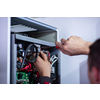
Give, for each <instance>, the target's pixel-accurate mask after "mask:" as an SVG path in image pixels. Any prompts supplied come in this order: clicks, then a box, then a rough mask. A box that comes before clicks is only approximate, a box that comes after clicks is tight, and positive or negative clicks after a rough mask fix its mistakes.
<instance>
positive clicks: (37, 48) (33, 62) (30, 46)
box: [21, 44, 38, 68]
mask: <svg viewBox="0 0 100 100" xmlns="http://www.w3.org/2000/svg"><path fill="white" fill-rule="evenodd" d="M32 46H34V47H35V49H36V56H35V59H34V60H33V61H30V60H28V59H26V55H27V52H28V50H29V48H30V47H32ZM37 57H38V48H37V46H35V45H34V44H30V45H29V46H28V47H27V49H26V51H25V55H24V58H23V61H22V64H21V68H23V65H24V61H25V60H26V61H27V62H29V63H32V64H33V63H34V62H35V61H36V59H37Z"/></svg>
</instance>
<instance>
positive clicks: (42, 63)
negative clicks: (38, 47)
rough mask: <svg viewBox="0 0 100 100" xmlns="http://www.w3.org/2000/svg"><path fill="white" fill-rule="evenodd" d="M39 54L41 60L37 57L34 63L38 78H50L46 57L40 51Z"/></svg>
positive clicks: (49, 66) (49, 67) (48, 63)
mask: <svg viewBox="0 0 100 100" xmlns="http://www.w3.org/2000/svg"><path fill="white" fill-rule="evenodd" d="M40 54H41V57H42V58H41V57H40V56H38V58H37V60H36V61H35V62H34V65H35V67H36V68H37V70H38V72H39V75H40V76H47V77H50V73H51V65H50V62H49V61H48V58H47V55H46V54H45V53H43V52H42V51H41V52H40Z"/></svg>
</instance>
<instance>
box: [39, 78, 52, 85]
mask: <svg viewBox="0 0 100 100" xmlns="http://www.w3.org/2000/svg"><path fill="white" fill-rule="evenodd" d="M37 84H52V81H51V78H49V77H46V76H43V77H39V79H38V80H37Z"/></svg>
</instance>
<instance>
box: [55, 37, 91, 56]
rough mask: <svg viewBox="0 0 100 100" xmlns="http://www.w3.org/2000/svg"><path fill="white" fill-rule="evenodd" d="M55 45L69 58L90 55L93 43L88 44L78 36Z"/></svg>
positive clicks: (62, 40)
mask: <svg viewBox="0 0 100 100" xmlns="http://www.w3.org/2000/svg"><path fill="white" fill-rule="evenodd" d="M55 44H56V46H58V47H59V48H58V49H59V50H60V51H61V52H63V53H64V54H67V55H69V56H74V55H81V54H85V55H88V54H89V52H90V50H89V46H90V45H92V43H91V42H87V41H85V40H83V39H82V38H80V37H77V36H71V37H70V38H68V39H67V40H65V39H64V38H62V39H61V43H60V42H56V43H55Z"/></svg>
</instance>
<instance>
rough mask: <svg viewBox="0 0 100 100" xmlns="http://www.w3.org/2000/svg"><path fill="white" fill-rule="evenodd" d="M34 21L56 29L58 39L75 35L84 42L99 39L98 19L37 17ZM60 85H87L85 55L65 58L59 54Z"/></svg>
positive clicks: (65, 56)
mask: <svg viewBox="0 0 100 100" xmlns="http://www.w3.org/2000/svg"><path fill="white" fill-rule="evenodd" d="M35 19H36V20H39V21H41V22H43V23H47V24H49V25H52V26H54V27H57V28H58V30H59V37H60V39H61V38H65V39H67V38H69V37H70V36H71V35H76V36H79V37H81V38H83V39H84V40H86V41H91V42H94V41H95V40H96V38H97V37H100V34H99V32H100V18H98V17H96V18H93V17H42V18H39V17H38V18H35ZM61 83H62V84H79V83H81V84H85V83H86V84H88V83H89V80H88V77H87V56H86V55H80V56H67V55H64V54H63V53H61Z"/></svg>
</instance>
